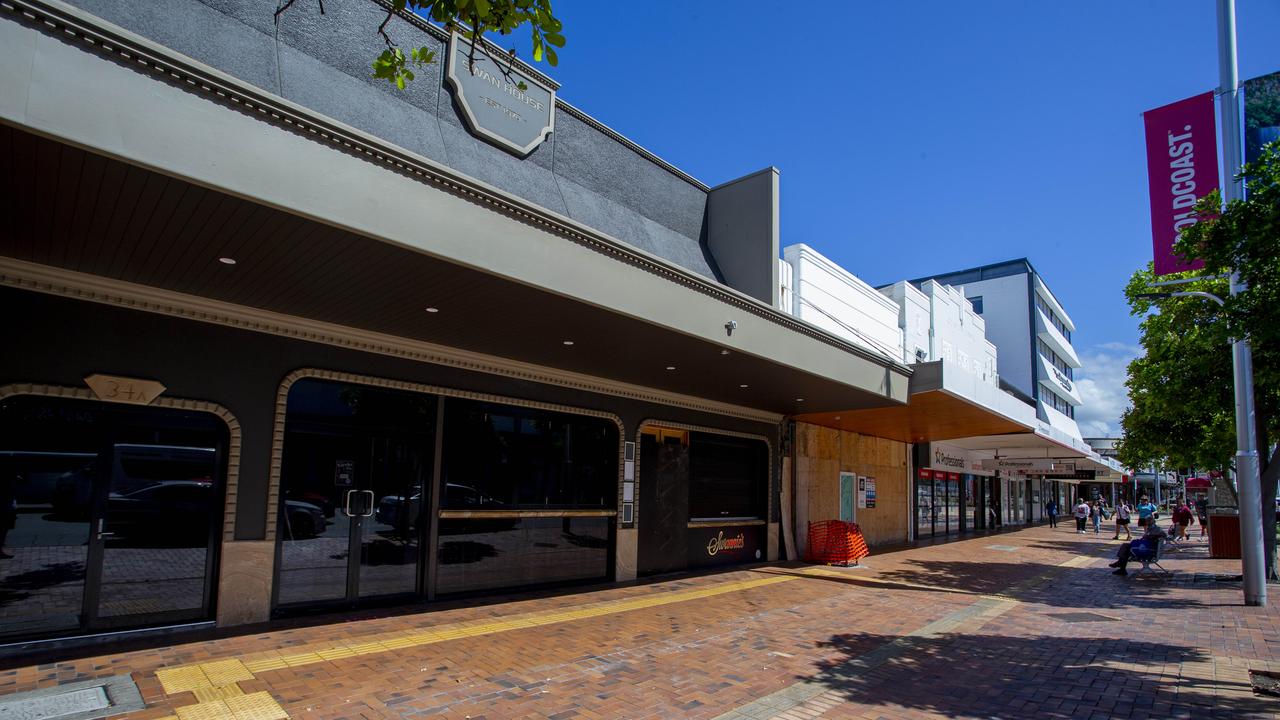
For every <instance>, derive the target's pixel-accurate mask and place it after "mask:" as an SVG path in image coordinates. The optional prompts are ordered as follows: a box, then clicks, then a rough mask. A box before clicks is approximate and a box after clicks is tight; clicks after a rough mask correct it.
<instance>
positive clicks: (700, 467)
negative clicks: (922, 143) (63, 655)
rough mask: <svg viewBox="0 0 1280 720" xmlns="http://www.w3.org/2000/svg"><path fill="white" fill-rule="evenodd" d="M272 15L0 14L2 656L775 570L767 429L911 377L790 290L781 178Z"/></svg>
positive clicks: (101, 7)
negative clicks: (721, 174)
mask: <svg viewBox="0 0 1280 720" xmlns="http://www.w3.org/2000/svg"><path fill="white" fill-rule="evenodd" d="M274 10H275V8H274V6H267V5H264V4H263V3H261V2H256V1H251V0H244V1H243V2H197V1H196V0H183V1H182V2H178V3H175V4H173V5H172V6H171V7H169V8H167V9H166V10H165V11H164V12H156V11H155V8H154V6H153V3H150V2H145V1H143V0H130V1H123V2H121V1H111V2H107V1H105V0H77V1H76V2H72V3H70V4H69V5H68V4H62V3H53V2H43V1H40V0H19V1H18V2H16V3H10V4H8V5H6V6H5V7H4V8H0V67H3V68H4V71H3V72H0V135H3V138H2V140H0V164H3V165H4V166H5V167H6V168H9V169H10V172H8V173H5V174H4V175H3V179H0V184H3V185H4V187H3V195H4V197H6V198H8V202H7V205H6V212H5V213H4V218H5V222H4V223H3V225H2V226H0V303H3V307H4V308H5V309H6V317H7V318H8V319H9V320H10V334H9V336H8V337H9V340H10V342H11V347H12V348H20V349H21V350H20V351H17V352H7V353H5V354H4V355H3V357H2V358H0V437H2V438H4V440H3V446H2V447H0V462H2V463H3V464H2V465H0V490H3V491H4V493H5V494H7V495H9V496H11V505H12V506H13V507H14V508H16V520H15V522H14V527H13V528H12V529H11V530H9V531H8V532H7V533H6V535H5V537H4V538H3V544H4V549H5V551H6V552H7V553H9V554H11V555H13V558H11V559H6V560H4V561H3V564H0V584H2V585H3V586H4V587H5V588H6V589H10V590H13V591H14V592H12V593H7V594H6V595H5V596H4V597H3V598H0V645H5V646H7V647H6V648H5V650H4V652H24V651H27V650H29V649H30V648H32V647H35V646H38V645H39V644H40V643H43V642H47V641H50V640H56V641H59V642H67V641H68V640H67V639H68V638H78V637H83V636H94V635H100V634H102V633H107V632H122V631H139V630H147V631H155V629H157V628H160V629H162V631H164V632H171V631H174V630H175V629H179V628H198V627H209V626H212V625H217V626H231V625H237V624H244V623H253V622H262V621H267V620H270V619H272V618H275V617H279V616H282V615H289V614H293V613H299V612H310V611H314V610H323V609H342V608H350V607H356V606H365V605H370V604H414V605H419V604H422V605H424V606H429V604H430V603H431V602H433V601H435V600H436V599H439V598H449V597H460V596H466V595H471V594H476V593H484V592H493V591H497V590H511V589H520V588H533V587H543V586H548V585H563V584H571V583H599V582H611V581H625V580H630V579H633V578H636V577H638V576H643V575H647V574H656V573H663V572H670V571H676V570H690V569H699V568H704V567H709V566H715V565H719V564H733V563H744V562H756V561H764V560H769V559H774V558H777V557H778V556H779V554H780V552H782V548H783V547H784V542H783V536H782V531H781V524H782V523H783V522H784V520H785V521H787V522H789V520H788V518H789V513H786V512H784V511H783V507H782V502H783V501H784V498H785V499H786V500H787V501H788V502H789V501H790V497H791V496H790V495H789V494H788V493H789V492H790V490H789V487H790V486H789V485H787V484H786V483H784V478H785V477H787V476H786V475H784V473H783V465H784V463H783V456H784V454H785V451H786V450H787V445H789V443H791V438H789V437H788V435H787V434H785V433H784V432H783V428H784V420H785V419H786V418H788V417H791V416H795V415H797V414H799V413H801V412H819V413H822V412H831V413H836V414H839V413H842V412H847V411H856V410H863V409H869V408H876V407H900V406H904V405H905V404H906V401H907V397H908V388H907V384H908V380H909V378H910V377H911V375H912V372H911V370H910V368H908V367H907V366H906V365H905V364H903V363H902V362H901V361H900V360H897V359H894V358H890V357H887V356H885V355H884V354H883V353H881V352H876V351H873V350H869V349H868V348H866V347H864V346H862V345H859V344H857V343H853V342H850V341H848V340H846V339H844V338H842V337H840V336H837V335H833V334H831V333H829V332H826V331H824V330H822V329H821V328H817V327H815V326H813V325H811V324H809V323H807V322H803V321H800V320H797V319H796V318H795V317H793V316H791V315H790V314H789V313H783V312H780V311H779V310H778V309H777V306H778V304H779V302H780V301H779V297H778V294H779V278H778V275H777V271H778V266H777V263H776V259H777V257H778V255H779V245H778V217H777V207H778V183H779V178H778V173H777V172H776V171H775V170H773V169H772V168H767V169H765V170H762V171H761V172H758V173H755V174H752V175H749V176H747V177H744V178H739V179H737V180H732V181H730V182H727V183H724V184H722V185H718V186H715V187H711V186H708V185H706V184H704V183H702V182H700V181H698V180H697V179H695V178H692V177H690V176H688V175H686V174H685V173H682V172H680V171H679V170H678V169H676V168H674V167H673V166H671V165H670V164H668V163H666V162H664V161H663V160H661V159H660V158H657V157H655V156H654V155H652V154H651V153H648V152H647V151H645V150H644V149H643V148H640V147H639V146H637V145H635V144H634V143H632V142H630V141H628V140H627V139H626V138H624V137H622V136H621V135H619V134H618V133H617V132H615V131H613V130H611V129H609V128H608V127H607V126H605V125H603V124H601V123H599V122H598V121H596V120H594V119H592V118H591V117H590V116H589V115H587V114H586V113H584V112H582V111H581V110H578V109H577V108H574V107H572V106H570V105H568V104H566V103H564V102H562V101H560V100H557V99H555V96H554V92H555V90H556V86H555V83H554V82H553V81H552V80H550V79H549V78H546V77H545V76H542V75H541V74H539V73H538V72H537V71H536V70H534V69H532V68H529V67H526V66H523V65H519V64H517V66H516V71H517V72H518V73H519V74H520V75H521V77H522V78H523V79H525V80H527V81H528V85H529V87H530V88H534V89H540V90H539V91H540V92H543V93H545V94H544V95H540V96H538V97H540V98H541V99H538V98H535V97H534V94H533V90H531V91H530V93H531V94H528V95H522V96H521V97H516V96H515V94H513V93H512V92H505V93H494V94H493V96H492V97H489V100H490V101H492V102H494V103H497V104H498V105H501V104H502V103H505V102H509V101H511V98H515V100H516V101H518V102H519V107H509V108H508V110H510V112H509V113H500V114H499V115H500V117H498V118H497V119H496V120H495V119H494V118H492V117H490V118H487V119H486V117H485V116H484V112H483V110H481V111H477V109H476V107H475V105H474V102H475V101H476V99H477V96H476V95H475V92H476V88H475V87H474V86H468V85H467V84H466V83H467V80H466V79H465V78H464V79H462V80H457V79H451V77H450V75H451V72H450V70H451V68H450V67H449V61H448V60H442V61H441V62H439V63H435V64H432V65H430V66H427V67H425V68H423V69H422V71H421V72H419V73H418V78H417V79H416V80H415V81H414V82H413V83H411V84H410V86H409V87H408V88H407V89H406V90H405V91H403V92H400V91H397V90H395V89H394V88H393V87H392V86H390V85H388V84H387V83H385V81H377V80H374V79H372V78H370V77H369V70H368V62H369V59H370V58H372V57H375V56H376V55H377V54H378V52H379V51H380V49H381V47H382V46H381V41H380V40H379V39H378V38H377V37H376V36H375V35H374V33H372V32H371V29H372V28H375V27H377V26H378V24H379V23H380V22H381V21H382V18H384V17H385V13H386V10H385V8H384V7H383V6H382V5H380V4H378V3H376V2H349V3H343V4H338V5H335V6H333V7H329V8H327V12H326V13H325V14H324V15H323V16H322V15H321V14H320V12H319V9H318V8H317V7H316V6H315V5H314V4H310V5H308V4H302V3H299V4H296V5H295V6H294V7H291V8H290V9H289V10H288V11H286V12H285V13H283V14H282V15H281V16H280V20H279V25H278V26H277V24H276V21H275V19H274ZM388 32H389V33H391V34H392V36H393V37H394V38H396V40H397V42H399V43H401V44H402V45H404V46H412V47H428V48H431V49H434V50H436V52H437V57H440V58H446V57H447V56H448V55H449V54H450V53H449V52H447V50H446V49H447V48H448V47H449V43H450V42H451V41H452V42H454V43H456V42H457V39H456V38H454V39H452V40H451V38H450V37H449V36H448V34H446V33H444V32H443V31H442V30H440V29H439V28H435V27H433V26H430V25H429V24H427V23H425V22H422V21H421V20H419V19H417V18H415V17H412V16H408V15H403V14H395V15H394V16H393V18H392V21H391V22H390V23H389V24H388ZM456 69H457V68H452V70H456ZM453 74H456V73H453ZM513 87H514V86H513ZM500 89H501V88H500ZM468 92H471V93H472V94H471V95H468ZM480 92H482V93H483V92H487V91H485V90H484V88H483V87H482V88H480ZM86 108H92V112H88V111H87V110H86ZM534 110H537V111H539V112H543V111H545V112H546V113H547V114H546V115H545V116H543V117H541V118H539V117H536V116H535V117H532V120H533V121H534V122H531V123H530V124H529V127H530V128H532V129H533V132H532V133H530V134H527V135H521V134H520V133H522V132H525V131H526V130H528V129H529V128H526V127H525V124H524V123H523V122H521V123H517V124H516V125H515V126H504V125H502V122H504V120H503V118H506V119H507V120H511V118H512V117H513V114H514V115H515V116H520V117H525V116H524V115H521V114H522V113H523V114H526V115H527V114H528V113H530V112H532V111H534ZM526 119H528V118H526ZM486 123H488V124H486ZM494 123H496V124H494ZM539 125H540V126H541V127H542V129H541V130H539V128H538V126H539ZM898 455H900V456H901V457H902V460H901V462H902V463H905V462H906V458H905V455H906V454H905V449H904V451H903V452H902V453H899V454H898ZM894 457H897V455H893V454H892V453H888V454H886V458H888V459H889V460H892V459H893V458H894ZM903 516H904V517H903V522H905V510H904V511H903Z"/></svg>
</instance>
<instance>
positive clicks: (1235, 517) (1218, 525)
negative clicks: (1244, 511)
mask: <svg viewBox="0 0 1280 720" xmlns="http://www.w3.org/2000/svg"><path fill="white" fill-rule="evenodd" d="M1209 557H1214V558H1225V559H1233V560H1238V559H1240V512H1239V511H1238V510H1236V509H1235V508H1231V509H1228V508H1221V509H1215V508H1210V509H1209Z"/></svg>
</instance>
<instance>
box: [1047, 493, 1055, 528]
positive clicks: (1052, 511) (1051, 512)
mask: <svg viewBox="0 0 1280 720" xmlns="http://www.w3.org/2000/svg"><path fill="white" fill-rule="evenodd" d="M1044 514H1045V515H1048V516H1049V527H1051V528H1056V527H1058V501H1057V500H1050V501H1049V502H1048V503H1047V504H1046V505H1045V506H1044Z"/></svg>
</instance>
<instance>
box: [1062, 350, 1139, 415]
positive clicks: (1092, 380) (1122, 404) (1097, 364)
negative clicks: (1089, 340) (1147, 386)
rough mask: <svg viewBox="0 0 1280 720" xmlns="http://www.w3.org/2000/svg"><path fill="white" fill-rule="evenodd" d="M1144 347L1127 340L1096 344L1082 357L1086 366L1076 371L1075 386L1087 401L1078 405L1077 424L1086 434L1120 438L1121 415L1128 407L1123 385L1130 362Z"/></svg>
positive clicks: (1081, 359)
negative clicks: (1124, 341)
mask: <svg viewBox="0 0 1280 720" xmlns="http://www.w3.org/2000/svg"><path fill="white" fill-rule="evenodd" d="M1141 354H1142V348H1140V347H1138V346H1136V345H1126V344H1125V343H1115V342H1111V343H1103V344H1101V345H1095V346H1094V347H1093V348H1091V349H1090V350H1089V351H1088V352H1085V353H1084V354H1082V355H1081V356H1080V361H1081V362H1082V363H1083V364H1084V367H1082V368H1080V369H1079V370H1077V371H1076V373H1075V376H1076V387H1077V388H1078V389H1079V390H1080V397H1081V399H1083V400H1084V404H1083V405H1081V406H1080V407H1078V408H1076V423H1077V424H1078V425H1079V426H1080V433H1081V434H1082V435H1084V436H1085V437H1117V436H1119V434H1120V414H1121V413H1123V412H1124V411H1125V409H1126V408H1128V407H1129V391H1128V389H1126V388H1125V386H1124V381H1125V377H1126V370H1127V368H1128V366H1129V361H1131V360H1133V359H1134V358H1135V357H1138V356H1139V355H1141Z"/></svg>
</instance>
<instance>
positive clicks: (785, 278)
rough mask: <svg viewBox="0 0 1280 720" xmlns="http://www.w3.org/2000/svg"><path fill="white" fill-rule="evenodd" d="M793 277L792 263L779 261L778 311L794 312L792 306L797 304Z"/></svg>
mask: <svg viewBox="0 0 1280 720" xmlns="http://www.w3.org/2000/svg"><path fill="white" fill-rule="evenodd" d="M793 282H794V278H793V277H792V271H791V263H789V262H787V261H786V260H782V259H781V258H779V260H778V309H779V310H781V311H782V312H784V313H790V312H791V311H792V305H794V304H795V298H794V297H793V295H792V292H793V290H792V283H793Z"/></svg>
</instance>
